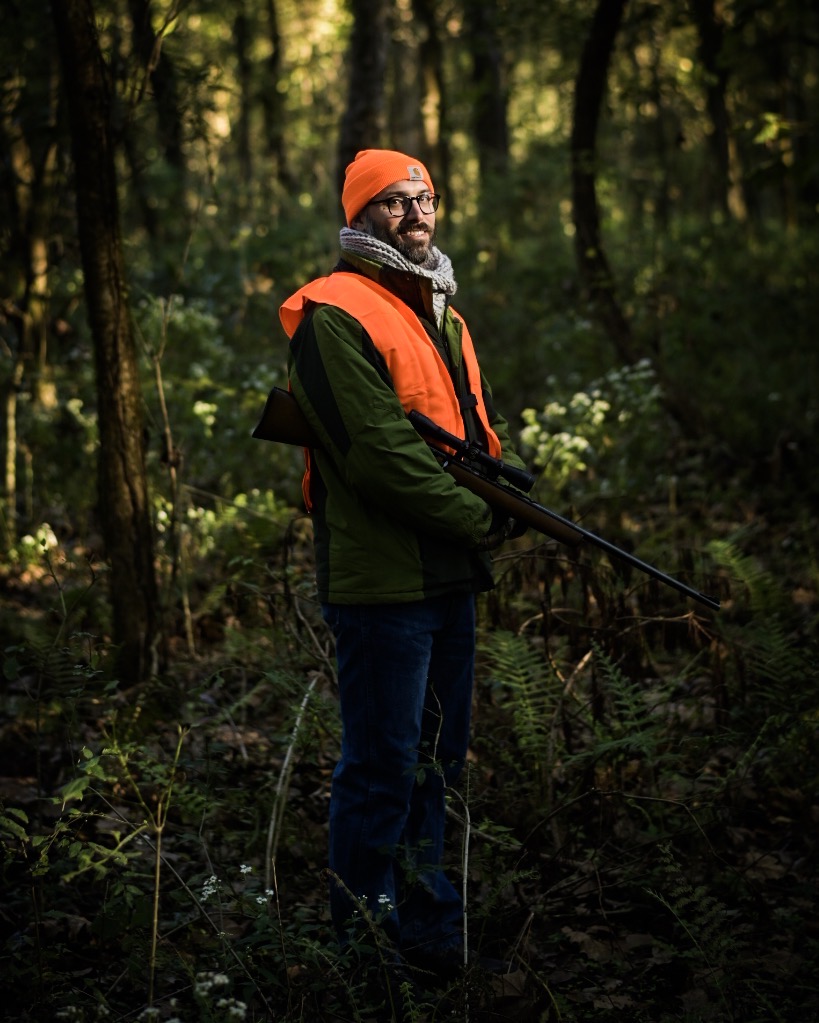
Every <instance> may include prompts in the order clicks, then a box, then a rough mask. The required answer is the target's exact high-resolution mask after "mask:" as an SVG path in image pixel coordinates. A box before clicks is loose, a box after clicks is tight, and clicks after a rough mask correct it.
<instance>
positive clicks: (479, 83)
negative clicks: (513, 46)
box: [465, 0, 509, 188]
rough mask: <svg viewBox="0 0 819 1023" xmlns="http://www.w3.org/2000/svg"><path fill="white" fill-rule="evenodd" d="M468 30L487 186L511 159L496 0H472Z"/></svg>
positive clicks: (476, 128) (478, 143) (477, 137)
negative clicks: (489, 0) (488, 0)
mask: <svg viewBox="0 0 819 1023" xmlns="http://www.w3.org/2000/svg"><path fill="white" fill-rule="evenodd" d="M465 13H466V31H467V37H468V41H469V49H470V52H471V54H472V85H473V90H474V93H473V100H474V103H473V108H472V109H473V119H472V120H473V124H472V128H473V132H474V136H475V144H476V146H477V149H478V165H479V167H480V174H481V182H482V185H483V187H484V188H491V187H492V184H493V181H494V179H495V178H497V177H498V176H499V175H502V174H504V173H505V172H506V170H507V166H508V163H509V125H508V119H507V89H506V74H505V68H504V61H503V49H502V47H501V45H500V42H499V41H498V32H497V25H496V17H497V7H496V3H495V0H492V2H491V3H487V0H468V2H467V3H466V6H465Z"/></svg>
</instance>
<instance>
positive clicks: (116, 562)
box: [52, 0, 157, 683]
mask: <svg viewBox="0 0 819 1023" xmlns="http://www.w3.org/2000/svg"><path fill="white" fill-rule="evenodd" d="M52 15H53V18H54V23H55V26H56V29H57V38H58V40H59V47H60V57H61V62H62V67H63V77H64V83H65V93H66V96H67V99H68V109H69V115H70V121H71V136H72V149H73V155H74V171H75V179H76V180H75V187H76V193H77V225H78V234H79V241H80V251H81V255H82V265H83V273H84V277H85V300H86V306H87V310H88V319H89V323H90V326H91V333H92V336H93V340H94V355H95V369H96V384H97V417H98V425H99V437H100V451H99V486H100V513H101V519H102V530H103V537H104V540H105V544H106V553H107V555H108V558H109V559H110V564H111V575H110V587H111V607H112V612H113V626H112V628H113V635H112V639H113V642H114V643H115V645H116V646H117V647H118V652H119V656H118V664H117V670H118V672H119V676H120V678H121V679H122V680H123V681H125V682H127V683H132V682H136V681H139V680H141V679H144V678H146V677H147V676H148V675H149V674H150V673H151V672H152V671H153V670H155V649H156V640H157V589H156V577H155V574H154V559H153V536H152V529H151V516H150V502H149V494H148V483H147V476H146V471H145V441H144V436H145V435H144V429H143V422H142V395H141V387H140V381H139V372H138V364H137V355H136V347H135V344H134V337H133V330H132V325H131V320H130V316H129V310H128V306H127V301H126V298H127V294H126V283H125V269H124V259H123V252H122V241H121V236H120V224H119V203H118V199H117V182H116V172H115V165H114V146H113V140H112V130H111V99H112V97H111V83H110V80H109V78H108V75H107V71H106V65H105V62H104V60H103V56H102V53H101V52H100V48H99V41H98V38H97V32H96V26H95V18H94V9H93V5H92V2H91V0H53V2H52Z"/></svg>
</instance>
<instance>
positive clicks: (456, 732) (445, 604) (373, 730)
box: [322, 594, 475, 951]
mask: <svg viewBox="0 0 819 1023" xmlns="http://www.w3.org/2000/svg"><path fill="white" fill-rule="evenodd" d="M322 612H323V614H324V618H325V620H326V621H327V623H328V624H329V625H330V627H331V628H332V630H333V634H334V636H335V640H336V659H337V663H338V687H339V699H340V704H341V721H342V740H341V759H340V760H339V763H338V764H337V766H336V769H335V771H334V773H333V783H332V791H331V797H330V871H331V881H330V910H331V914H332V918H333V923H334V925H335V927H336V931H337V932H338V934H339V937H340V939H341V940H342V942H344V941H346V940H347V939H348V937H349V936H350V933H351V920H353V919H354V914H355V913H356V911H358V912H359V913H360V902H361V900H362V899H364V900H366V902H365V905H366V907H367V909H368V910H369V911H370V912H371V913H372V915H373V917H374V918H375V919H377V920H378V921H379V922H380V926H381V927H382V928H383V930H384V932H385V933H386V936H387V937H388V938H389V939H390V940H391V941H392V942H393V944H394V945H395V947H396V948H403V949H408V948H417V947H420V946H423V947H425V948H426V949H432V950H434V951H442V950H445V949H447V948H450V947H453V946H456V945H458V944H459V943H460V940H461V927H462V922H463V905H462V901H461V897H460V895H459V894H458V892H457V890H456V889H455V887H454V886H453V885H452V883H451V882H450V881H449V879H448V878H447V876H446V874H445V873H444V871H443V869H442V867H441V863H442V860H443V848H444V822H445V801H444V792H445V787H446V786H447V785H451V784H452V783H453V782H454V781H455V780H456V778H457V777H458V775H459V773H460V771H461V769H462V767H463V765H464V761H465V758H466V751H467V745H468V741H469V722H470V714H471V706H472V680H473V670H474V659H475V601H474V597H473V596H472V595H471V594H458V595H455V596H447V597H439V598H433V599H428V600H424V601H418V602H412V603H408V604H378V605H374V604H367V605H361V604H354V605H340V604H326V605H323V607H322ZM355 930H357V928H355V927H354V925H353V932H355Z"/></svg>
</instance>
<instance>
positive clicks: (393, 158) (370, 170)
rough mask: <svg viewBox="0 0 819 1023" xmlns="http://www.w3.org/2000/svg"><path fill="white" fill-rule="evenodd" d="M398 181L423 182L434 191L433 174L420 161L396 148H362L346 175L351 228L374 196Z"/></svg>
mask: <svg viewBox="0 0 819 1023" xmlns="http://www.w3.org/2000/svg"><path fill="white" fill-rule="evenodd" d="M394 181H423V182H424V184H425V185H426V186H427V188H429V190H430V192H432V191H434V189H433V187H432V178H431V177H430V176H429V171H428V170H427V169H426V167H425V166H424V165H423V164H422V163H420V162H419V161H418V160H415V159H413V158H412V157H411V156H407V155H406V154H405V153H397V152H395V151H394V150H392V149H362V150H361V152H360V153H358V154H357V155H356V158H355V159H354V160H353V162H352V163H350V164H348V165H347V170H346V172H345V175H344V188H343V189H342V191H341V205H342V206H343V207H344V216H345V217H346V218H347V226H348V227H349V225H350V224H351V223H352V220H353V218H354V217H355V216H356V214H358V213H360V212H361V211H362V210H363V209H364V207H365V206H366V205H367V203H368V202H369V201H370V199H372V197H373V196H374V195H378V193H379V192H380V191H382V189H384V188H386V187H387V185H391V184H392V183H393V182H394Z"/></svg>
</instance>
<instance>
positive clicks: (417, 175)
mask: <svg viewBox="0 0 819 1023" xmlns="http://www.w3.org/2000/svg"><path fill="white" fill-rule="evenodd" d="M407 179H408V180H409V181H423V180H424V172H423V171H422V170H421V168H420V167H419V166H418V164H417V163H410V164H407Z"/></svg>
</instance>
